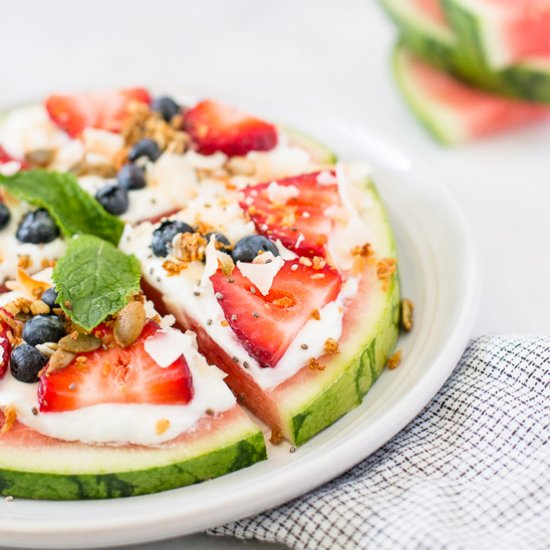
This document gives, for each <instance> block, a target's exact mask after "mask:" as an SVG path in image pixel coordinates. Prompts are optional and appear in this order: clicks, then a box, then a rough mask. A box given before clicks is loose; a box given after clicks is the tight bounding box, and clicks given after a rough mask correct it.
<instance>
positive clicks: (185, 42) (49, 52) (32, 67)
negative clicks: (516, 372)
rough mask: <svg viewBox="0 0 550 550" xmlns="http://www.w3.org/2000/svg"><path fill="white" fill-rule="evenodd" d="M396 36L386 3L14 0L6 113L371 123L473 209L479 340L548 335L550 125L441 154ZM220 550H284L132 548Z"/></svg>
mask: <svg viewBox="0 0 550 550" xmlns="http://www.w3.org/2000/svg"><path fill="white" fill-rule="evenodd" d="M394 39H395V32H394V29H393V28H392V26H391V25H390V24H389V22H388V21H387V19H386V17H385V16H384V14H383V13H382V12H381V11H380V9H379V8H378V6H377V4H376V1H375V0H346V1H344V0H264V1H262V2H260V1H258V0H232V1H225V2H224V1H223V0H202V1H198V0H195V1H191V0H186V1H182V0H179V1H176V0H156V1H149V2H146V1H144V0H128V1H126V0H125V1H118V2H115V1H114V0H108V1H107V0H94V1H93V2H91V1H81V2H74V1H71V0H49V1H48V2H44V1H43V0H26V1H24V2H19V1H15V0H6V1H5V2H3V5H2V17H1V18H0V46H1V47H0V51H1V52H2V53H1V57H0V71H1V74H2V78H1V79H0V106H8V105H11V104H15V103H20V102H22V101H25V100H30V99H36V98H37V97H41V96H43V95H44V94H47V93H48V92H51V91H65V90H70V89H78V88H91V87H95V88H98V87H109V86H119V85H121V84H141V83H155V84H156V85H157V86H158V87H159V88H160V89H162V87H163V85H165V86H166V87H167V88H168V87H169V88H172V89H173V88H174V87H180V86H181V87H182V88H185V87H190V86H191V87H198V88H201V89H202V88H206V89H208V88H210V87H211V88H212V89H219V88H221V87H227V88H229V89H233V90H241V93H244V92H245V91H246V90H250V92H251V93H252V94H253V95H254V96H258V95H260V94H261V95H262V96H265V97H266V101H276V100H277V99H280V100H281V101H283V102H285V103H288V104H293V105H297V106H299V105H304V104H307V105H310V106H311V105H313V106H315V107H316V108H318V109H319V110H320V111H321V112H326V113H328V114H330V115H331V116H332V115H338V116H342V117H345V118H347V119H351V120H354V121H355V122H356V123H359V124H364V125H366V126H368V127H369V128H371V129H372V130H375V131H377V132H378V133H380V134H381V135H383V136H385V137H386V138H388V139H391V140H394V141H396V142H398V143H399V144H400V145H401V146H402V147H403V148H405V149H406V150H407V151H408V152H409V153H410V154H412V155H414V156H418V157H420V158H422V159H423V160H424V161H426V162H427V163H429V164H430V165H431V166H432V167H433V169H434V170H435V171H436V172H437V173H438V174H440V175H441V178H442V181H444V182H445V183H446V185H447V186H448V187H449V188H450V189H451V190H452V192H453V193H454V195H455V196H456V197H457V199H458V201H459V202H460V204H461V205H462V207H463V208H464V210H465V212H466V214H467V217H468V219H469V221H470V223H471V226H472V228H473V232H474V234H475V237H476V241H477V247H478V251H479V259H480V262H481V266H482V269H483V273H484V290H483V294H482V301H481V309H480V313H479V318H478V321H477V323H476V326H475V335H479V334H484V333H489V332H493V333H494V332H498V333H521V334H548V333H549V332H550V297H549V296H550V293H549V290H550V145H549V144H550V124H543V125H539V126H537V127H533V128H529V129H527V130H523V131H519V132H515V133H513V134H511V135H507V136H503V137H499V138H496V139H493V140H490V141H485V142H480V143H477V144H474V145H470V146H468V147H463V148H460V149H454V150H453V149H444V148H442V147H440V146H438V145H437V144H435V143H434V142H432V141H431V139H430V138H429V137H428V136H427V134H426V133H425V132H424V130H423V129H422V128H421V127H420V126H419V125H418V124H417V122H416V121H415V120H414V119H413V118H412V116H411V115H410V114H409V113H408V111H407V109H406V108H405V106H404V105H403V103H402V101H401V99H400V97H399V96H398V94H397V91H396V89H395V87H394V85H393V81H392V76H391V71H390V65H389V56H390V50H391V45H392V43H393V41H394ZM404 276H405V277H406V274H404ZM0 542H1V541H0ZM212 546H215V547H217V548H227V549H233V548H241V547H243V546H246V547H248V548H264V547H265V548H267V547H268V546H269V547H272V546H271V545H264V544H259V543H248V544H247V543H243V542H240V541H235V540H232V539H225V538H223V539H219V538H216V539H213V538H212V537H207V536H205V535H194V536H190V537H184V538H181V539H177V540H173V541H165V542H163V543H156V544H151V545H139V546H132V547H131V548H133V549H136V550H137V549H138V548H139V549H140V550H146V549H147V550H152V549H153V548H155V549H157V548H158V549H159V550H175V549H179V548H183V547H185V548H190V549H203V548H211V547H212Z"/></svg>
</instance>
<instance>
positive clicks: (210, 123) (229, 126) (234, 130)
mask: <svg viewBox="0 0 550 550" xmlns="http://www.w3.org/2000/svg"><path fill="white" fill-rule="evenodd" d="M184 122H185V129H186V130H187V132H188V133H189V134H190V136H191V138H192V140H193V142H194V143H195V146H196V149H197V151H198V152H199V153H201V154H203V155H211V154H213V153H215V152H216V151H221V152H222V153H225V154H226V155H228V156H230V157H232V156H237V155H246V154H247V153H248V152H249V151H270V150H271V149H273V148H274V147H275V146H276V145H277V140H278V138H277V130H276V128H275V126H273V124H269V123H268V122H265V121H263V120H260V119H259V118H256V117H253V116H252V115H249V114H247V113H243V112H242V111H240V110H239V109H236V108H235V107H230V106H229V105H224V104H223V103H218V102H217V101H212V100H205V101H201V102H200V103H198V104H197V105H195V107H193V108H192V109H189V110H188V111H186V113H185V119H184Z"/></svg>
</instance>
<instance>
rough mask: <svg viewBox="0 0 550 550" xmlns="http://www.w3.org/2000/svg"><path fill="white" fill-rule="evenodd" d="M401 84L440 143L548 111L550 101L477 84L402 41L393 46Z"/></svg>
mask: <svg viewBox="0 0 550 550" xmlns="http://www.w3.org/2000/svg"><path fill="white" fill-rule="evenodd" d="M394 72H395V77H396V81H397V84H398V86H399V89H400V90H401V92H402V94H403V96H404V98H405V100H406V101H407V103H408V105H409V107H410V108H411V110H412V111H413V112H414V114H415V115H416V116H417V117H418V119H419V120H420V121H421V122H422V123H423V124H424V126H425V127H426V128H427V129H428V130H429V131H430V132H431V133H432V135H433V136H434V137H435V138H436V139H437V140H439V141H440V142H441V143H443V144H446V145H456V144H459V143H464V142H466V141H469V140H472V139H475V138H480V137H485V136H489V135H492V134H497V133H499V132H502V131H505V130H509V129H512V128H517V127H519V126H522V125H524V124H527V123H530V122H534V121H538V120H541V119H544V118H548V117H549V116H550V107H549V106H545V105H540V104H537V103H530V102H525V101H518V100H514V99H510V98H506V97H502V96H499V95H496V94H492V93H489V92H486V91H482V90H478V89H476V88H474V87H472V86H469V85H468V84H465V83H464V82H462V81H460V80H458V79H457V78H456V77H454V76H452V75H450V74H447V73H445V72H443V71H441V70H439V69H437V68H435V67H434V66H432V65H430V64H429V63H427V62H426V61H425V60H423V59H422V58H421V57H419V56H417V55H416V54H414V53H413V52H412V51H410V50H409V49H407V47H406V46H404V45H402V44H401V45H398V46H397V47H396V49H395V52H394Z"/></svg>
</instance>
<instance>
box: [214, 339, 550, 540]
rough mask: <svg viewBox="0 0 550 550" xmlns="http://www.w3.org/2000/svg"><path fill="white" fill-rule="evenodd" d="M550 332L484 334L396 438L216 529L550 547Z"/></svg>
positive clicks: (295, 536) (273, 536) (282, 536)
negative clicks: (277, 502) (288, 498)
mask: <svg viewBox="0 0 550 550" xmlns="http://www.w3.org/2000/svg"><path fill="white" fill-rule="evenodd" d="M549 433H550V337H540V338H536V337H506V336H486V337H482V338H479V339H478V340H475V341H474V342H472V343H471V344H470V346H469V347H468V349H467V350H466V352H465V353H464V356H463V357H462V359H461V361H460V363H459V365H458V367H457V368H456V370H455V371H454V373H453V375H452V376H451V378H450V379H449V380H448V381H447V383H446V385H445V386H444V387H443V389H442V390H441V391H440V392H439V394H438V395H437V396H436V397H435V398H434V399H433V400H432V402H431V403H430V404H429V405H428V406H427V407H426V408H425V409H424V411H423V412H422V413H421V414H420V416H418V417H417V418H416V419H415V420H414V421H413V422H411V423H410V424H409V425H408V426H407V427H406V428H405V429H404V430H403V431H402V432H401V433H399V434H398V435H397V436H396V437H395V438H394V439H393V440H391V441H390V442H389V443H387V444H386V445H385V446H384V447H382V448H381V449H380V450H379V451H377V452H376V453H375V454H373V455H372V456H370V457H369V458H367V459H366V460H364V461H363V462H361V463H360V464H359V465H358V466H356V467H355V468H353V469H352V470H350V471H349V472H347V473H346V474H344V475H342V476H340V477H339V478H338V479H335V480H334V481H332V482H330V483H327V484H326V485H324V486H323V487H320V488H319V489H317V490H315V491H312V492H310V493H309V494H307V495H305V496H303V497H301V498H299V499H296V500H294V501H292V502H290V503H288V504H285V505H284V506H280V507H278V508H275V509H273V510H270V511H268V512H265V513H263V514H260V515H258V516H255V517H252V518H248V519H244V520H241V521H237V522H235V523H231V524H228V525H225V526H223V527H219V528H217V529H213V530H211V531H209V533H210V534H217V535H234V536H236V537H239V538H246V539H251V538H255V539H260V540H263V541H276V542H280V543H283V544H285V545H288V546H290V547H292V548H307V549H323V548H326V549H339V548H373V549H374V548H375V549H377V550H380V549H385V548H388V549H392V550H393V549H395V548H415V549H418V548H429V549H433V548H445V549H459V548H467V549H469V548H471V549H476V550H478V549H479V550H482V549H488V550H495V549H498V550H505V549H520V548H521V549H523V548H526V549H530V550H531V549H543V548H545V549H549V548H550V445H549V444H548V440H549Z"/></svg>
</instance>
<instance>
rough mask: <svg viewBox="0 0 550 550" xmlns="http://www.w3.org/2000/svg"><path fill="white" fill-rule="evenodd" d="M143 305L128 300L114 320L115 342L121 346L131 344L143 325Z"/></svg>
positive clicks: (144, 319)
mask: <svg viewBox="0 0 550 550" xmlns="http://www.w3.org/2000/svg"><path fill="white" fill-rule="evenodd" d="M145 321H146V316H145V307H144V306H143V304H142V303H141V302H130V303H129V304H128V305H127V306H126V307H125V308H124V309H122V310H121V311H120V312H119V314H118V316H117V318H116V321H115V327H114V335H115V340H116V343H117V344H118V345H119V346H122V347H123V348H126V347H128V346H131V345H132V344H133V343H134V342H135V341H136V340H137V339H138V338H139V335H140V334H141V331H142V330H143V327H144V326H145Z"/></svg>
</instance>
